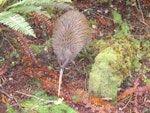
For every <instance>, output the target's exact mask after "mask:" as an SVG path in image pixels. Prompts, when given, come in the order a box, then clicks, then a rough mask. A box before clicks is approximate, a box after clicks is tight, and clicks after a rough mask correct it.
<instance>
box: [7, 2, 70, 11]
mask: <svg viewBox="0 0 150 113" xmlns="http://www.w3.org/2000/svg"><path fill="white" fill-rule="evenodd" d="M64 2H71V0H40V1H39V0H23V1H20V2H18V3H16V4H13V5H11V6H9V7H8V8H7V10H8V9H11V8H14V7H18V6H43V7H51V8H53V7H55V8H60V9H66V8H68V9H69V8H71V9H72V8H73V6H71V5H69V4H67V3H64Z"/></svg>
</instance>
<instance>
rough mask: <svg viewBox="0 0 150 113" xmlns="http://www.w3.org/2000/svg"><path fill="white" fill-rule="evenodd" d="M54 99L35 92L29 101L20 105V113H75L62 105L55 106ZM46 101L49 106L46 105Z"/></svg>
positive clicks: (41, 92) (43, 92)
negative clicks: (21, 109) (21, 108)
mask: <svg viewBox="0 0 150 113" xmlns="http://www.w3.org/2000/svg"><path fill="white" fill-rule="evenodd" d="M56 99H57V98H56V97H54V96H48V95H47V94H46V92H45V91H38V92H35V93H34V96H33V97H32V98H31V99H29V100H26V101H25V102H23V103H21V107H23V111H22V113H27V112H28V113H32V112H37V113H76V112H75V111H74V110H73V109H72V108H70V107H69V106H68V105H66V104H64V103H62V104H55V100H56ZM47 101H49V104H46V102H47Z"/></svg>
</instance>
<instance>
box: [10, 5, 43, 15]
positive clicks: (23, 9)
mask: <svg viewBox="0 0 150 113" xmlns="http://www.w3.org/2000/svg"><path fill="white" fill-rule="evenodd" d="M41 9H42V8H41V7H37V6H33V5H31V6H17V7H13V8H11V9H10V10H9V11H11V12H13V13H22V14H28V13H30V12H32V11H35V12H37V13H38V12H41Z"/></svg>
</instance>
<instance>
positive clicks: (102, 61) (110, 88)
mask: <svg viewBox="0 0 150 113" xmlns="http://www.w3.org/2000/svg"><path fill="white" fill-rule="evenodd" d="M101 44H103V43H102V42H101ZM97 47H99V48H100V50H101V52H100V53H99V54H98V55H97V56H96V58H95V63H94V64H93V65H92V70H91V72H90V76H89V85H88V89H89V94H93V95H97V96H101V97H106V98H115V97H116V96H117V91H118V87H119V86H120V84H121V83H122V82H123V81H124V80H125V79H126V78H127V77H128V76H129V75H131V70H132V68H133V67H134V68H135V65H136V67H137V68H139V67H140V63H139V62H138V61H139V59H138V58H137V52H138V47H139V46H138V45H136V43H134V42H133V41H131V39H130V40H129V39H128V38H127V39H126V38H119V39H111V40H109V41H108V42H105V43H104V45H100V46H97ZM133 62H134V63H133Z"/></svg>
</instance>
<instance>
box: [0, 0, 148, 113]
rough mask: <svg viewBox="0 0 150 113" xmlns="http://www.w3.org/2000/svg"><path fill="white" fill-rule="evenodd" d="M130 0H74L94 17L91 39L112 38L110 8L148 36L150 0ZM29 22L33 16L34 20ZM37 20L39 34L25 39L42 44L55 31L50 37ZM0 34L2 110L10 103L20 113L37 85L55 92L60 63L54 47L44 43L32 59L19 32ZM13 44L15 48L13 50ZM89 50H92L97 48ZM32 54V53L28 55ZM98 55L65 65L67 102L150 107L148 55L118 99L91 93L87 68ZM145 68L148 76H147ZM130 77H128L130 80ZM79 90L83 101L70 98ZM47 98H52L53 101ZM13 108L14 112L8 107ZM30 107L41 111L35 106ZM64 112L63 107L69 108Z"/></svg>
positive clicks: (106, 112) (101, 112) (88, 110)
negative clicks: (18, 37) (18, 40)
mask: <svg viewBox="0 0 150 113" xmlns="http://www.w3.org/2000/svg"><path fill="white" fill-rule="evenodd" d="M126 1H127V0H126ZM126 1H125V0H118V2H115V1H114V2H109V3H108V2H107V3H103V4H101V3H100V2H98V1H96V0H86V1H84V0H83V1H82V0H76V2H75V4H74V5H75V7H77V9H78V10H79V11H82V12H83V13H84V14H85V15H86V17H87V18H88V20H90V23H91V27H92V28H93V29H94V30H95V32H94V33H93V35H92V39H93V40H100V39H103V40H108V39H109V37H108V36H111V35H113V34H114V29H115V27H116V24H114V21H113V16H112V11H113V10H114V9H117V12H119V14H120V15H122V20H123V21H126V22H127V24H128V25H129V27H130V32H131V34H132V36H133V37H134V38H137V39H138V38H140V37H143V38H142V40H146V41H147V40H148V41H150V2H149V0H143V1H140V4H139V2H133V3H132V2H130V4H127V2H126ZM137 1H139V0H137ZM60 13H62V12H61V11H59V15H60ZM129 15H130V16H129ZM54 21H55V19H52V20H50V22H51V23H52V24H53V22H54ZM30 23H31V24H32V23H34V22H33V21H30ZM35 23H36V22H35ZM35 23H34V25H33V27H34V30H35V32H36V35H37V38H36V39H33V38H31V37H27V39H26V40H24V39H23V41H24V42H25V43H27V44H37V45H42V44H44V43H45V42H46V41H47V40H48V39H49V38H51V34H52V31H50V33H49V34H50V36H49V37H47V36H45V35H44V33H43V31H47V29H46V27H45V28H44V27H43V28H40V27H37V25H36V24H35ZM37 24H39V23H37ZM51 29H52V28H51ZM1 36H4V37H5V40H4V42H3V44H2V43H1V42H2V38H0V46H1V48H0V62H2V61H3V60H4V59H5V62H4V63H3V64H1V65H0V77H1V78H0V99H1V100H0V112H1V113H5V112H8V108H9V107H10V108H13V109H15V110H16V112H18V113H21V112H22V111H23V109H24V108H23V107H22V106H21V105H20V103H22V102H23V101H25V100H28V99H31V98H34V93H33V92H36V91H42V90H45V91H46V94H47V95H48V96H51V95H55V96H57V86H58V77H59V65H58V63H57V59H56V56H55V55H54V53H53V49H52V47H48V48H44V49H45V51H44V52H42V53H40V54H38V55H35V59H34V58H33V61H30V59H28V58H27V57H29V56H26V55H24V53H25V52H26V50H25V49H28V48H27V47H22V48H23V49H22V48H21V47H19V45H16V40H14V39H13V38H12V37H15V35H14V34H13V33H12V31H11V30H10V29H9V30H8V31H5V32H4V33H3V34H2V33H1ZM22 37H23V36H22ZM16 48H19V49H20V50H17V53H15V52H14V49H15V50H16ZM149 49H150V47H148V51H149ZM12 50H13V52H14V53H12ZM22 51H23V52H22ZM90 52H91V54H92V52H94V51H93V50H92V51H90ZM12 54H15V56H13V57H11V55H12ZM32 55H33V54H32V53H31V55H30V57H31V56H32ZM20 56H21V57H20ZM33 56H34V55H33ZM95 56H96V55H93V56H91V57H92V58H91V59H90V60H89V59H86V58H84V56H83V55H82V54H80V55H79V56H78V57H77V58H76V59H75V64H72V63H71V64H69V65H68V66H67V68H66V69H65V72H64V76H63V83H62V88H63V90H64V91H62V93H61V95H60V96H61V97H63V98H64V102H65V103H66V104H67V105H69V106H70V107H71V108H73V109H74V110H75V111H76V112H79V113H150V86H149V85H148V84H146V83H145V82H144V80H149V79H150V71H147V72H143V68H144V67H146V68H150V60H149V59H146V58H145V59H142V60H141V61H139V62H141V69H140V70H139V72H137V73H132V74H131V75H132V77H131V76H130V77H129V78H128V79H127V80H126V81H124V83H122V85H121V89H122V90H121V91H118V99H116V100H113V101H112V100H111V99H110V100H109V99H101V98H99V97H97V96H88V93H87V84H88V80H87V79H88V76H89V74H88V73H89V72H90V69H91V64H93V63H94V58H95ZM6 59H7V60H6ZM31 62H34V63H33V64H32V63H31ZM39 62H40V63H39ZM47 67H48V68H49V69H50V70H49V69H47ZM87 70H88V71H87ZM143 73H144V77H145V78H146V79H145V78H144V77H143ZM143 79H144V80H143ZM38 81H40V83H39V82H38ZM127 81H128V82H127ZM128 83H130V85H129V86H128V85H127V84H128ZM41 84H42V85H41ZM149 84H150V83H149ZM125 91H126V92H125ZM123 92H124V93H123ZM77 95H80V96H81V97H80V101H78V99H74V100H73V99H72V98H73V97H76V98H77ZM35 98H37V97H35ZM38 99H39V98H38ZM46 104H51V102H48V103H46ZM8 106H9V107H8ZM30 110H31V109H30ZM31 111H32V110H31ZM13 112H14V111H13ZM9 113H11V112H10V111H9ZM14 113H15V112H14ZM29 113H38V112H37V111H32V112H29ZM50 113H51V112H50ZM60 113H65V111H61V112H60Z"/></svg>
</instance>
